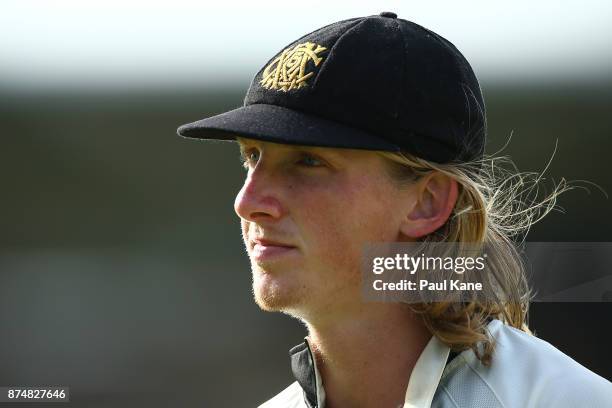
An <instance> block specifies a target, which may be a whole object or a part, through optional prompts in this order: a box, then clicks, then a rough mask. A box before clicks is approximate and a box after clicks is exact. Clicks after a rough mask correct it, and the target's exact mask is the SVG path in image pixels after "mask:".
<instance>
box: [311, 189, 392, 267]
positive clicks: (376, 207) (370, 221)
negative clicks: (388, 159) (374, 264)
mask: <svg viewBox="0 0 612 408" xmlns="http://www.w3.org/2000/svg"><path fill="white" fill-rule="evenodd" d="M381 194H383V192H382V191H380V190H379V189H371V188H366V187H364V186H362V185H359V184H358V183H355V184H354V185H353V186H352V187H351V188H345V189H335V190H334V191H328V192H326V194H317V198H316V199H314V198H312V197H309V196H304V197H301V200H300V202H301V207H302V208H303V210H304V212H303V214H302V216H303V220H302V222H303V223H304V225H303V228H304V231H303V232H302V233H303V236H304V238H306V240H307V242H306V243H307V244H308V245H309V249H310V253H311V254H312V255H313V257H314V259H313V261H314V262H317V263H318V264H324V265H325V266H326V269H332V268H333V269H334V270H335V273H338V272H340V271H339V269H341V270H344V271H348V272H349V273H354V272H353V271H354V270H355V268H359V267H360V263H361V256H362V248H363V244H364V243H365V242H368V241H371V242H376V241H387V240H389V239H393V238H394V237H393V236H392V234H391V228H389V227H390V225H389V224H388V223H385V221H389V217H388V213H389V205H390V204H389V203H388V202H387V199H386V197H384V194H383V196H382V197H381Z"/></svg>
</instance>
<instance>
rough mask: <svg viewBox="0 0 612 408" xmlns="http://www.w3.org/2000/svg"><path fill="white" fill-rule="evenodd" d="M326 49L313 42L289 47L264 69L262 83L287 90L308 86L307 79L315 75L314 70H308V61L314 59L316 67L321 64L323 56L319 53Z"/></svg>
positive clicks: (270, 87)
mask: <svg viewBox="0 0 612 408" xmlns="http://www.w3.org/2000/svg"><path fill="white" fill-rule="evenodd" d="M326 49H327V48H325V47H322V46H320V45H318V44H315V43H311V42H305V43H300V44H297V45H296V46H295V47H293V48H287V49H286V50H284V51H283V52H282V53H281V54H280V55H279V56H278V57H276V58H275V59H274V61H272V62H271V63H270V64H269V65H268V66H267V67H266V68H265V69H264V72H263V79H262V80H261V82H260V84H261V85H262V86H263V87H264V88H268V89H277V90H280V91H285V92H287V91H289V90H290V89H299V88H301V87H304V86H306V85H307V83H306V80H307V79H308V78H310V77H311V76H313V75H314V72H312V71H311V72H306V69H307V67H306V65H307V64H308V61H312V62H313V63H314V65H315V67H317V66H319V64H320V63H321V61H323V57H320V56H318V55H317V54H318V53H320V52H322V51H325V50H326Z"/></svg>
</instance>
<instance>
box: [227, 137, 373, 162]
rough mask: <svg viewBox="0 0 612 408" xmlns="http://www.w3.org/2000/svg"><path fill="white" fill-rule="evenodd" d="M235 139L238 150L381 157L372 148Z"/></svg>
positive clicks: (351, 157)
mask: <svg viewBox="0 0 612 408" xmlns="http://www.w3.org/2000/svg"><path fill="white" fill-rule="evenodd" d="M236 141H237V142H238V145H239V146H240V150H241V151H244V150H245V149H248V148H252V147H256V148H258V149H260V150H278V151H283V150H284V151H295V150H299V151H309V152H312V153H318V154H324V155H326V156H334V157H338V158H344V159H351V160H358V159H371V160H377V159H382V157H381V156H380V155H378V154H376V152H375V151H374V150H363V149H346V148H339V147H323V146H307V145H294V144H288V143H273V142H266V141H262V140H256V139H249V138H246V137H237V138H236Z"/></svg>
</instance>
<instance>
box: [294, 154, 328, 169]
mask: <svg viewBox="0 0 612 408" xmlns="http://www.w3.org/2000/svg"><path fill="white" fill-rule="evenodd" d="M298 164H300V165H302V166H304V167H322V166H324V163H323V161H322V160H320V159H319V158H317V157H316V156H313V155H311V154H308V153H303V154H302V155H301V157H300V160H299V161H298Z"/></svg>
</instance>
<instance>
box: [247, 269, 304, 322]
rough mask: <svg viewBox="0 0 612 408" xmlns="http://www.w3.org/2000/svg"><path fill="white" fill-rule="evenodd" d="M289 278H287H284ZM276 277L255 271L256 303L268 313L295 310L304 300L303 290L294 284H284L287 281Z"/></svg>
mask: <svg viewBox="0 0 612 408" xmlns="http://www.w3.org/2000/svg"><path fill="white" fill-rule="evenodd" d="M283 278H285V279H286V278H287V277H283ZM283 278H279V277H275V276H273V275H271V274H269V273H262V272H260V271H254V273H253V296H254V299H255V303H257V306H259V307H260V308H261V309H262V310H265V311H267V312H287V311H289V310H294V309H295V308H296V307H298V306H299V305H301V304H302V303H303V300H304V293H303V289H301V288H300V287H299V285H296V282H295V280H294V279H291V280H292V282H284V280H285V279H283Z"/></svg>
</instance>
